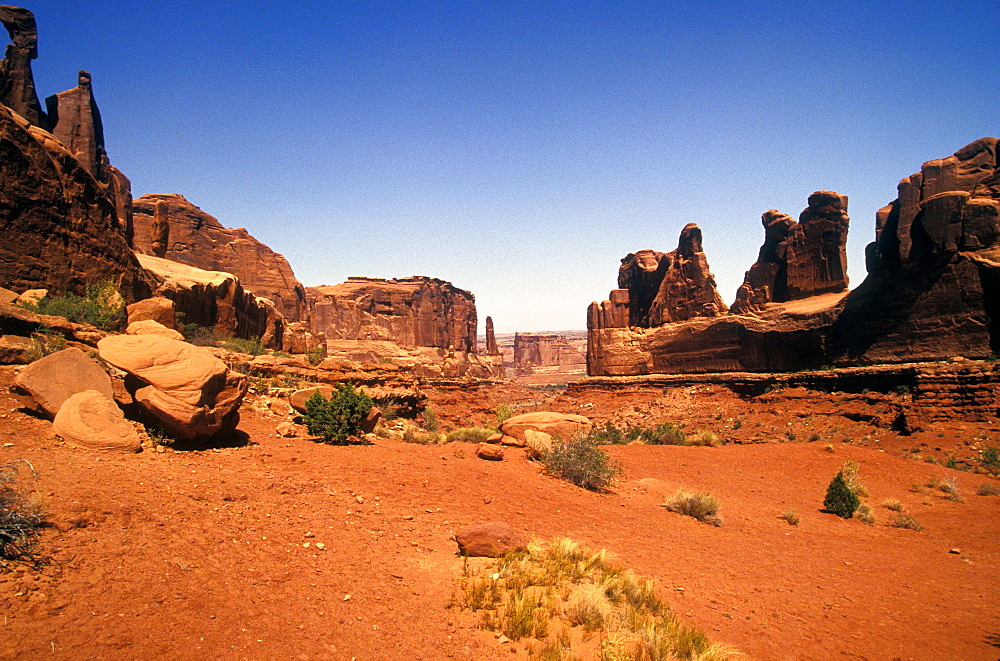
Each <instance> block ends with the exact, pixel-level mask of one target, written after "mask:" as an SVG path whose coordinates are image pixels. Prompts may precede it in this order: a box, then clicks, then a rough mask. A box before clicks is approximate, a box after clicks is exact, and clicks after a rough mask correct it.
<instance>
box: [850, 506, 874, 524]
mask: <svg viewBox="0 0 1000 661" xmlns="http://www.w3.org/2000/svg"><path fill="white" fill-rule="evenodd" d="M854 518H855V519H857V520H859V521H861V523H863V524H865V525H866V526H873V525H875V513H874V512H872V508H871V506H870V505H869V504H868V503H861V504H860V505H858V509H857V510H855V512H854Z"/></svg>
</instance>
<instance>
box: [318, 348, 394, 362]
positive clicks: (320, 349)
mask: <svg viewBox="0 0 1000 661" xmlns="http://www.w3.org/2000/svg"><path fill="white" fill-rule="evenodd" d="M324 349H325V347H323V346H318V347H313V348H312V349H309V350H308V351H306V361H308V363H309V364H310V365H319V364H320V363H322V362H323V354H324V353H325V352H324ZM390 362H391V361H390Z"/></svg>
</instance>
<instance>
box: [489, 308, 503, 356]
mask: <svg viewBox="0 0 1000 661" xmlns="http://www.w3.org/2000/svg"><path fill="white" fill-rule="evenodd" d="M486 355H487V356H499V355H500V346H499V345H498V344H497V336H496V333H495V332H494V331H493V317H486Z"/></svg>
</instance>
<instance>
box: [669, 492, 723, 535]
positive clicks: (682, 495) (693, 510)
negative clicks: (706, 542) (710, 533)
mask: <svg viewBox="0 0 1000 661" xmlns="http://www.w3.org/2000/svg"><path fill="white" fill-rule="evenodd" d="M664 507H666V508H667V509H668V510H670V511H671V512H677V513H678V514H683V515H684V516H690V517H693V518H695V519H698V520H699V521H701V522H702V523H708V524H710V525H713V526H721V525H722V518H721V517H720V516H719V508H720V507H722V501H720V500H719V499H718V498H716V497H715V496H713V495H712V494H710V493H703V492H694V491H687V490H686V489H680V490H678V491H677V493H676V494H675V495H674V497H673V498H671V499H670V500H668V501H667V503H666V504H665V505H664Z"/></svg>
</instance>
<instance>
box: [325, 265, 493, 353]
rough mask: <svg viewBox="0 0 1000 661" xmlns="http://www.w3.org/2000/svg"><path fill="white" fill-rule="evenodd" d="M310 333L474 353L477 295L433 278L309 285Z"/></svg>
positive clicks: (364, 279)
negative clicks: (311, 330)
mask: <svg viewBox="0 0 1000 661" xmlns="http://www.w3.org/2000/svg"><path fill="white" fill-rule="evenodd" d="M306 293H307V296H308V301H309V313H310V316H311V320H312V329H313V331H314V332H317V331H318V332H322V333H325V334H326V337H327V339H328V340H338V339H341V340H386V341H390V342H395V343H396V344H399V345H401V346H404V347H438V348H441V349H449V348H450V349H453V350H454V351H458V352H462V353H467V354H471V353H475V350H476V325H477V320H476V300H475V297H474V296H473V295H472V294H471V293H469V292H467V291H465V290H463V289H458V288H457V287H455V286H453V285H452V284H451V283H450V282H444V281H443V280H438V279H436V278H428V277H423V276H414V277H412V278H401V279H398V280H397V279H393V280H383V279H380V278H348V280H347V282H344V283H341V284H339V285H335V286H332V287H331V286H322V287H308V288H307V289H306Z"/></svg>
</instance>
